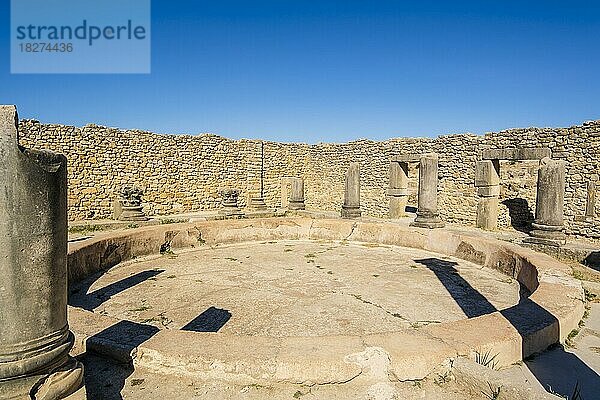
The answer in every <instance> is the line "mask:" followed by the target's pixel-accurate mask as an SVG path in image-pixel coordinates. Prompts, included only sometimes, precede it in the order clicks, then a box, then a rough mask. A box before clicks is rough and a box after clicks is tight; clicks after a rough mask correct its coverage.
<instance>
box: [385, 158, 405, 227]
mask: <svg viewBox="0 0 600 400" xmlns="http://www.w3.org/2000/svg"><path fill="white" fill-rule="evenodd" d="M388 196H389V198H390V211H389V216H390V218H391V219H396V218H402V217H404V216H406V212H405V210H406V204H407V202H408V163H407V162H400V161H392V162H391V163H390V187H389V188H388Z"/></svg>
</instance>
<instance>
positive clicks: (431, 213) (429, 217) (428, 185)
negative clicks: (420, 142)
mask: <svg viewBox="0 0 600 400" xmlns="http://www.w3.org/2000/svg"><path fill="white" fill-rule="evenodd" d="M437 190H438V155H437V154H434V153H431V154H424V155H422V156H421V160H420V162H419V197H418V208H417V217H416V218H415V220H414V221H413V222H412V223H411V224H410V225H411V226H416V227H419V228H443V227H444V225H445V224H444V222H443V221H442V220H441V219H440V217H439V215H438V210H437Z"/></svg>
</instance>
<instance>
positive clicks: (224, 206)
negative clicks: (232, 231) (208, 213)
mask: <svg viewBox="0 0 600 400" xmlns="http://www.w3.org/2000/svg"><path fill="white" fill-rule="evenodd" d="M219 195H220V196H221V197H222V198H223V200H222V202H221V209H220V210H219V214H222V215H225V216H228V217H231V216H240V215H243V212H242V211H241V210H240V208H239V207H238V197H239V196H240V191H239V189H234V188H223V189H220V190H219Z"/></svg>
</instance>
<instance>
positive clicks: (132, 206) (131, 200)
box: [114, 186, 149, 221]
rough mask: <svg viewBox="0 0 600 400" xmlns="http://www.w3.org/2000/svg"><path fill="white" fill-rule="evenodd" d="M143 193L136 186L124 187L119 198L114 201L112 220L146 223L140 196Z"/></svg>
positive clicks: (146, 218)
mask: <svg viewBox="0 0 600 400" xmlns="http://www.w3.org/2000/svg"><path fill="white" fill-rule="evenodd" d="M143 195H144V191H143V190H142V189H140V188H139V187H136V186H124V187H123V189H122V190H121V197H120V198H119V199H117V200H115V212H114V218H115V219H118V220H120V221H147V220H148V219H149V218H148V217H147V216H146V214H144V209H143V206H142V196H143Z"/></svg>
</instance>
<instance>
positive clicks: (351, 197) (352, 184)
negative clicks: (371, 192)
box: [342, 162, 361, 218]
mask: <svg viewBox="0 0 600 400" xmlns="http://www.w3.org/2000/svg"><path fill="white" fill-rule="evenodd" d="M360 216H361V211H360V164H359V163H357V162H353V163H350V167H349V168H348V171H346V186H345V189H344V204H343V205H342V218H359V217H360Z"/></svg>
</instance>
